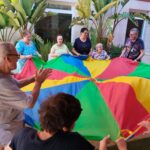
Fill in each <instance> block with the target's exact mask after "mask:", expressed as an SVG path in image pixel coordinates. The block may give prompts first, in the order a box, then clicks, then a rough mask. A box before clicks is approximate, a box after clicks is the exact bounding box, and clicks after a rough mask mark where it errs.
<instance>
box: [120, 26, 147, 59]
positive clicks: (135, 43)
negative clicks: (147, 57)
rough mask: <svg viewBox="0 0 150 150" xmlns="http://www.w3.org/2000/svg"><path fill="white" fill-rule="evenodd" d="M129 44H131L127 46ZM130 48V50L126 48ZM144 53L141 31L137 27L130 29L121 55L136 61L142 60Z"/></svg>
mask: <svg viewBox="0 0 150 150" xmlns="http://www.w3.org/2000/svg"><path fill="white" fill-rule="evenodd" d="M127 45H130V46H129V47H127ZM126 49H129V50H126ZM143 55H144V42H143V40H142V39H140V38H139V31H138V29H137V28H133V29H131V30H130V34H129V38H128V39H127V41H126V43H125V48H124V49H123V50H122V53H121V55H120V57H126V58H128V59H131V60H134V61H141V58H142V57H143Z"/></svg>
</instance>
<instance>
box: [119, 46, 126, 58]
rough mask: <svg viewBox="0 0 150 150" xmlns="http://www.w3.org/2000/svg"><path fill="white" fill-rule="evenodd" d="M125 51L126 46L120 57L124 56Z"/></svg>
mask: <svg viewBox="0 0 150 150" xmlns="http://www.w3.org/2000/svg"><path fill="white" fill-rule="evenodd" d="M125 51H126V49H125V48H124V49H123V50H122V52H121V55H120V57H123V56H124V53H125Z"/></svg>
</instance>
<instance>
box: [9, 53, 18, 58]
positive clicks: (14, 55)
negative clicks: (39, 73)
mask: <svg viewBox="0 0 150 150" xmlns="http://www.w3.org/2000/svg"><path fill="white" fill-rule="evenodd" d="M7 56H12V57H17V58H20V55H19V54H7Z"/></svg>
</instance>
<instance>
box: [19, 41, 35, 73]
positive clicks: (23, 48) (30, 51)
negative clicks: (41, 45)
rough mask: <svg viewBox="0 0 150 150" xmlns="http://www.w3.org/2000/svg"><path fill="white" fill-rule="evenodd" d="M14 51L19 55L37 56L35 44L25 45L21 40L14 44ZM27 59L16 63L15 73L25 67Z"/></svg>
mask: <svg viewBox="0 0 150 150" xmlns="http://www.w3.org/2000/svg"><path fill="white" fill-rule="evenodd" d="M16 50H17V52H18V53H19V54H20V55H32V56H37V49H36V46H35V44H34V43H33V42H32V41H31V42H30V44H29V45H27V44H26V43H25V42H24V41H23V40H20V41H18V43H17V44H16ZM26 61H27V59H19V60H18V62H17V72H21V70H22V68H23V66H24V65H25V63H26Z"/></svg>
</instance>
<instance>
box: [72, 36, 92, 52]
mask: <svg viewBox="0 0 150 150" xmlns="http://www.w3.org/2000/svg"><path fill="white" fill-rule="evenodd" d="M73 47H74V48H75V50H76V51H77V52H78V53H80V54H82V55H88V54H89V52H90V50H91V41H90V39H89V38H87V40H86V41H85V42H82V41H81V40H80V38H77V39H76V40H75V42H74V46H73Z"/></svg>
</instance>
